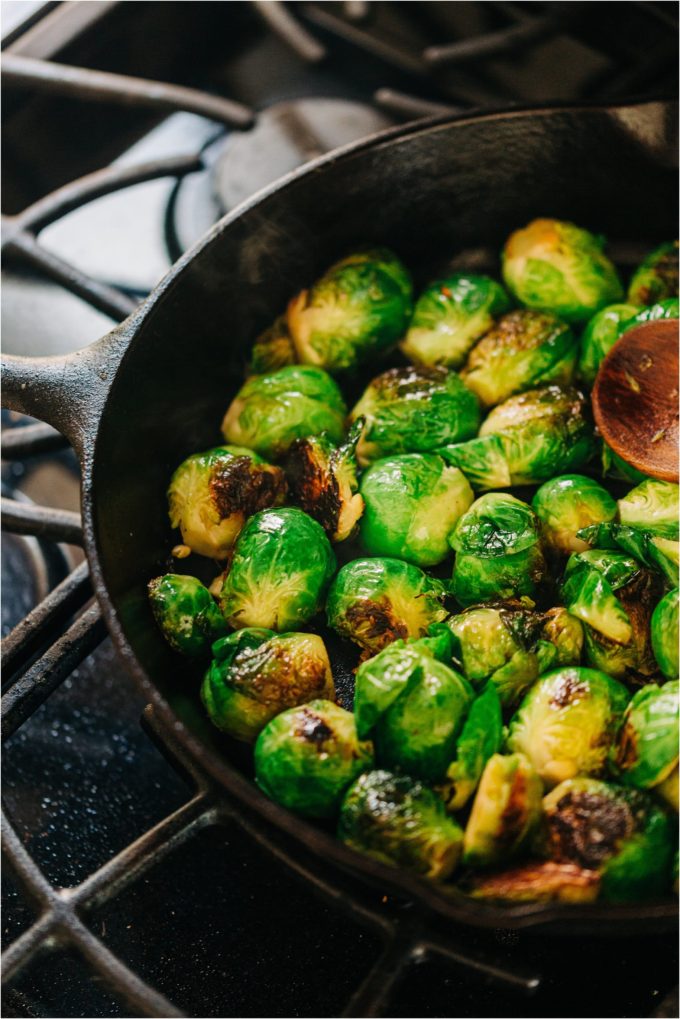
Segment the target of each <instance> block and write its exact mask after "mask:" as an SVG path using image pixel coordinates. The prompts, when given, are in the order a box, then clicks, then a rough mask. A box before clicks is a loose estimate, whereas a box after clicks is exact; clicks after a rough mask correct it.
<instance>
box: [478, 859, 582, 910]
mask: <svg viewBox="0 0 680 1019" xmlns="http://www.w3.org/2000/svg"><path fill="white" fill-rule="evenodd" d="M467 891H468V893H469V894H470V895H471V896H472V897H473V898H474V899H498V900H499V901H505V902H569V903H580V902H595V900H596V899H597V897H598V895H599V893H600V875H599V874H598V872H597V871H596V870H585V869H584V868H583V867H577V866H576V864H574V863H553V862H552V861H551V860H544V861H542V862H536V861H533V860H532V861H531V862H530V863H522V864H519V866H517V867H512V868H510V869H509V870H502V871H499V872H497V873H494V874H479V875H475V876H474V877H473V878H472V881H471V882H470V885H469V887H468V888H467Z"/></svg>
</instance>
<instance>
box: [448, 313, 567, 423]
mask: <svg viewBox="0 0 680 1019" xmlns="http://www.w3.org/2000/svg"><path fill="white" fill-rule="evenodd" d="M577 354H578V344H577V342H576V337H575V336H574V334H573V332H572V331H571V329H570V328H569V326H568V325H567V324H566V322H561V321H560V319H559V318H557V317H556V316H555V315H550V314H548V313H546V312H541V311H531V310H528V309H527V308H520V309H518V310H517V311H511V312H509V313H508V314H507V315H504V316H503V317H502V318H501V319H499V320H498V322H497V323H496V325H495V326H494V327H493V329H492V330H491V331H490V332H488V333H487V334H486V336H485V337H484V338H483V339H481V340H480V341H479V343H478V344H477V346H476V347H474V348H473V350H472V351H471V353H470V356H469V357H468V359H467V364H466V365H465V368H464V369H463V371H462V372H461V373H460V377H461V378H462V380H463V381H464V383H465V385H466V386H467V387H468V389H471V390H472V392H473V393H476V394H477V396H478V397H479V402H480V403H481V404H482V406H483V407H494V406H495V405H496V404H497V403H501V402H502V401H503V400H506V399H507V398H508V397H509V396H513V395H514V394H515V393H522V392H524V390H526V389H531V388H533V387H534V386H538V385H541V384H543V383H546V382H559V383H563V384H565V385H566V384H567V383H569V382H571V380H572V377H573V374H574V367H575V365H576V356H577Z"/></svg>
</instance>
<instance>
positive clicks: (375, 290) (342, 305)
mask: <svg viewBox="0 0 680 1019" xmlns="http://www.w3.org/2000/svg"><path fill="white" fill-rule="evenodd" d="M412 297H413V285H412V283H411V277H410V275H409V272H408V270H407V269H406V268H405V266H403V265H402V264H401V262H400V261H399V259H398V258H397V256H396V255H394V254H393V253H392V252H391V251H388V250H387V248H376V249H374V250H369V251H361V252H358V253H357V254H354V255H350V256H349V257H348V258H344V259H343V260H342V261H340V262H336V264H335V265H333V266H331V268H330V269H328V271H327V272H326V273H325V274H324V275H323V276H322V277H321V279H320V280H317V282H316V283H315V284H314V285H313V286H312V287H311V288H310V289H309V290H303V291H301V293H299V294H298V295H297V296H296V297H294V298H293V299H292V301H291V302H290V304H289V305H288V313H287V318H288V328H289V330H290V334H291V336H292V338H293V343H294V345H295V350H296V352H297V356H298V360H300V361H302V362H303V363H304V364H314V365H319V366H320V367H322V368H326V369H327V370H328V371H330V372H335V371H340V370H342V369H346V368H353V367H354V366H355V365H358V364H362V363H363V362H364V361H366V360H367V359H368V358H370V357H372V356H374V355H376V354H379V353H381V352H382V351H383V350H386V349H388V348H389V347H391V346H393V344H395V343H396V342H397V340H398V339H399V337H400V336H402V335H403V332H404V330H405V329H406V326H407V325H408V321H409V318H410V316H411V309H412V303H411V302H412Z"/></svg>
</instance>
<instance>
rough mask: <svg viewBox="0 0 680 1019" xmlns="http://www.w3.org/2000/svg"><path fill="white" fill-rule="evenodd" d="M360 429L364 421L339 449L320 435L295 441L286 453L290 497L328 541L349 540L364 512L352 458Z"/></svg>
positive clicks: (353, 430)
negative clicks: (320, 527)
mask: <svg viewBox="0 0 680 1019" xmlns="http://www.w3.org/2000/svg"><path fill="white" fill-rule="evenodd" d="M362 426H363V422H362V421H361V420H359V421H357V422H356V423H355V424H354V425H353V426H352V428H351V431H350V433H349V435H348V436H347V441H346V442H345V443H344V444H343V445H342V446H339V447H336V446H334V445H333V444H332V443H331V442H330V441H329V440H328V438H327V437H326V436H325V435H320V436H318V437H314V436H310V438H308V439H296V440H295V442H294V443H293V445H292V446H291V447H290V449H289V451H288V457H287V459H286V473H287V475H288V482H289V488H290V495H291V498H292V500H293V502H296V503H297V504H298V505H299V506H301V507H302V509H303V510H304V511H305V512H306V513H309V515H310V517H314V519H315V520H318V522H319V523H320V524H321V526H322V527H323V529H324V530H325V531H326V533H327V534H328V536H329V538H330V539H331V541H335V542H339V541H345V539H346V538H349V537H350V536H351V535H352V534H353V533H354V530H355V529H356V525H357V523H358V522H359V518H360V516H361V514H362V513H363V512H364V500H363V498H362V497H361V495H359V492H358V489H359V482H358V481H357V464H356V457H355V451H356V445H357V442H358V441H359V436H360V435H361V429H362Z"/></svg>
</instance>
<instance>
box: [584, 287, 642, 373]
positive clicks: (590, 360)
mask: <svg viewBox="0 0 680 1019" xmlns="http://www.w3.org/2000/svg"><path fill="white" fill-rule="evenodd" d="M637 312H638V308H637V307H636V306H635V305H634V304H610V305H609V307H608V308H602V310H601V311H598V312H597V314H595V315H593V317H592V318H591V320H590V322H588V324H587V325H586V327H585V329H584V330H583V334H582V336H581V353H580V355H579V361H578V377H579V378H580V379H581V381H582V382H584V383H585V384H586V386H590V387H592V385H593V383H594V382H595V376H596V375H597V372H598V369H599V367H600V365H601V364H602V362H603V361H604V359H605V357H606V356H607V354H608V353H609V351H610V350H611V349H612V347H613V346H614V344H615V343H616V341H617V340H618V339H619V337H620V336H621V326H622V325H623V324H624V323H626V322H629V321H630V319H632V318H633V316H634V315H636V314H637Z"/></svg>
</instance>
